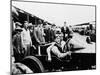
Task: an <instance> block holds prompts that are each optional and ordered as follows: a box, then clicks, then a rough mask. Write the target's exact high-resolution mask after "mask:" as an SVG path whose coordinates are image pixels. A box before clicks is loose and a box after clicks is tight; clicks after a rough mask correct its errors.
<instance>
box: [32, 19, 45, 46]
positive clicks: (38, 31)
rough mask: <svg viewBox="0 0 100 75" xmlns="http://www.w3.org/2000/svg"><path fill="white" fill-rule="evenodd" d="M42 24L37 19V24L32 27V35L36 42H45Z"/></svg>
mask: <svg viewBox="0 0 100 75" xmlns="http://www.w3.org/2000/svg"><path fill="white" fill-rule="evenodd" d="M42 26H43V24H42V22H41V21H40V20H39V23H38V26H37V27H36V28H35V29H34V36H35V39H36V42H37V43H38V44H42V43H45V38H44V35H45V33H44V29H43V27H42Z"/></svg>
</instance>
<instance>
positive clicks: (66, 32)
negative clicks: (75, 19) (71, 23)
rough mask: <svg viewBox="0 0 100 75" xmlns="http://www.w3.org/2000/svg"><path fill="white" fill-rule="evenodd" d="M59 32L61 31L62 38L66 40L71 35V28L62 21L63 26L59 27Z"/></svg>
mask: <svg viewBox="0 0 100 75" xmlns="http://www.w3.org/2000/svg"><path fill="white" fill-rule="evenodd" d="M61 32H62V33H63V35H64V36H63V40H64V41H67V39H68V38H69V37H72V36H73V31H72V30H71V28H69V27H68V26H66V22H64V26H63V27H62V28H61Z"/></svg>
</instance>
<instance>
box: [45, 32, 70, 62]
mask: <svg viewBox="0 0 100 75" xmlns="http://www.w3.org/2000/svg"><path fill="white" fill-rule="evenodd" d="M55 35H56V38H55V41H54V42H53V43H52V44H51V45H50V46H49V47H48V48H47V54H48V60H49V61H51V60H52V59H51V52H52V53H53V54H55V55H56V56H57V57H59V58H64V57H65V56H67V55H69V54H70V52H65V53H64V52H63V47H64V45H65V42H64V41H63V34H62V33H61V31H60V30H57V31H56V34H55Z"/></svg>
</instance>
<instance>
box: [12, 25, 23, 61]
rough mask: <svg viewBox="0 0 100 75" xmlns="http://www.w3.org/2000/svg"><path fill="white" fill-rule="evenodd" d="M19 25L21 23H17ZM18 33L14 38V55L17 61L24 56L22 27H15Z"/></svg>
mask: <svg viewBox="0 0 100 75" xmlns="http://www.w3.org/2000/svg"><path fill="white" fill-rule="evenodd" d="M16 24H17V25H19V24H20V23H16ZM15 32H16V34H15V35H14V36H13V38H12V45H13V46H12V47H13V56H14V58H15V62H16V61H20V60H21V59H22V58H23V51H22V43H21V32H22V29H21V27H20V26H19V27H17V28H15Z"/></svg>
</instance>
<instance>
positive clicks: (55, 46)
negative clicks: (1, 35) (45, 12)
mask: <svg viewBox="0 0 100 75" xmlns="http://www.w3.org/2000/svg"><path fill="white" fill-rule="evenodd" d="M72 37H73V31H72V30H71V28H69V27H68V26H67V25H66V22H64V26H63V27H57V26H56V25H54V24H53V25H49V24H48V23H46V24H45V25H44V24H43V23H42V22H41V21H40V20H39V22H38V24H37V25H33V24H32V23H29V22H28V21H24V23H23V24H21V23H20V22H16V23H15V28H14V29H13V31H12V47H13V52H12V53H13V56H14V58H15V61H19V60H21V59H22V58H24V57H26V56H29V55H30V54H31V53H32V52H31V47H33V48H34V49H33V50H36V49H38V46H39V45H43V44H47V43H50V45H49V47H48V48H47V55H48V60H51V52H53V53H54V54H55V55H57V56H58V57H59V58H63V57H65V56H66V55H68V54H71V53H70V52H66V51H65V50H66V49H68V48H70V47H67V44H68V39H70V38H72Z"/></svg>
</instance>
